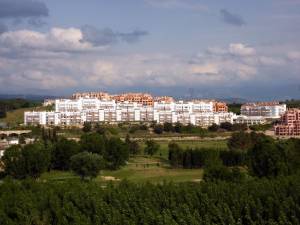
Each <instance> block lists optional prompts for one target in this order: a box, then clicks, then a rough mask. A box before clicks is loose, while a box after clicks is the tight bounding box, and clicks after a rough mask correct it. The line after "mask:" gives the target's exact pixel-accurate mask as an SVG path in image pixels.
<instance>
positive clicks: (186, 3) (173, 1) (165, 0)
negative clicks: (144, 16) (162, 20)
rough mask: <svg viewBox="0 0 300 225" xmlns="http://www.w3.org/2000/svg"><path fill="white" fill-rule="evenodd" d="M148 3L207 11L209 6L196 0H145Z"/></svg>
mask: <svg viewBox="0 0 300 225" xmlns="http://www.w3.org/2000/svg"><path fill="white" fill-rule="evenodd" d="M145 1H146V3H148V4H150V5H152V6H155V7H161V8H166V9H172V8H180V9H188V10H193V11H207V6H205V5H202V4H200V3H199V2H197V1H195V0H145Z"/></svg>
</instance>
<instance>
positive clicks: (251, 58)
mask: <svg viewBox="0 0 300 225" xmlns="http://www.w3.org/2000/svg"><path fill="white" fill-rule="evenodd" d="M30 37H33V39H34V40H32V39H30ZM13 38H15V42H13ZM80 39H81V33H80V31H79V30H77V29H73V28H71V29H52V30H51V31H50V32H48V33H39V32H24V31H20V32H17V31H15V32H10V33H9V35H8V34H7V36H5V37H1V36H0V43H1V44H2V45H3V44H4V43H6V45H5V46H6V48H5V49H6V51H4V50H5V49H3V48H2V49H1V48H0V69H1V70H0V80H1V83H0V89H1V90H2V91H6V90H11V89H14V90H18V92H19V93H20V92H22V90H28V89H36V90H37V89H38V90H41V91H43V90H51V91H52V92H53V93H60V92H62V91H64V90H74V89H79V88H80V89H86V90H89V89H96V88H97V89H106V90H109V89H110V88H112V87H113V88H119V87H121V88H124V87H155V88H157V89H161V88H170V87H178V86H181V87H195V86H197V87H201V86H208V85H213V86H226V85H238V84H239V83H241V82H248V81H253V80H256V79H263V78H264V77H267V75H266V74H264V73H263V72H264V69H265V68H267V69H269V70H270V71H271V70H272V69H273V70H276V69H277V68H281V67H283V66H284V65H285V64H284V63H285V61H284V57H281V58H280V56H272V57H270V56H267V55H264V54H261V53H260V52H259V51H257V50H256V49H254V48H250V47H247V45H245V44H240V43H239V44H234V43H233V44H230V45H228V46H227V47H226V48H224V47H223V48H220V47H214V48H209V49H208V50H207V51H204V52H200V53H199V54H197V55H196V56H193V57H192V56H191V57H190V58H187V57H186V56H180V55H179V56H178V55H176V56H175V55H171V54H165V53H157V54H147V53H144V54H141V53H140V54H122V55H114V54H104V53H105V52H103V51H100V52H98V51H91V49H92V50H93V49H95V47H93V46H90V45H89V43H82V42H81V41H80ZM51 42H52V43H51ZM62 46H63V47H62ZM61 47H62V48H63V49H64V50H65V52H57V49H60V48H61ZM74 49H76V51H84V53H85V54H71V53H72V51H75V50H74ZM12 52H13V53H14V54H15V55H16V56H17V57H11V56H10V55H9V53H12ZM295 55H296V56H297V54H292V55H291V56H295ZM237 56H238V57H237ZM294 58H295V57H294ZM270 76H271V75H270Z"/></svg>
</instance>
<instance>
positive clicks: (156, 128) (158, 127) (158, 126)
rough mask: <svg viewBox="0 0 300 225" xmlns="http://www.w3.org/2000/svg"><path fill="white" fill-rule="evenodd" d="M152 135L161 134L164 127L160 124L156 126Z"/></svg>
mask: <svg viewBox="0 0 300 225" xmlns="http://www.w3.org/2000/svg"><path fill="white" fill-rule="evenodd" d="M153 131H154V133H156V134H162V133H163V132H164V127H163V125H161V124H156V125H155V126H154V128H153Z"/></svg>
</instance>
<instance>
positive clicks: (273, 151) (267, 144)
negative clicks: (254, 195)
mask: <svg viewBox="0 0 300 225" xmlns="http://www.w3.org/2000/svg"><path fill="white" fill-rule="evenodd" d="M249 169H250V172H251V173H252V174H253V175H255V176H257V177H269V178H270V177H277V176H279V175H285V174H286V173H287V172H288V166H287V162H286V158H285V153H284V151H283V150H282V149H281V148H280V147H278V145H276V143H275V141H274V140H273V139H272V138H270V137H266V136H261V137H259V138H258V140H257V141H256V143H255V145H254V146H253V147H252V148H251V149H250V151H249Z"/></svg>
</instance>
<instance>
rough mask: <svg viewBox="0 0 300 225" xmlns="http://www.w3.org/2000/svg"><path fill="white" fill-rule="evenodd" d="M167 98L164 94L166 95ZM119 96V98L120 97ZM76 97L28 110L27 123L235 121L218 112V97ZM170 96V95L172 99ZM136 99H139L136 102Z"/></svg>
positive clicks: (223, 112)
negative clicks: (47, 108) (41, 109)
mask: <svg viewBox="0 0 300 225" xmlns="http://www.w3.org/2000/svg"><path fill="white" fill-rule="evenodd" d="M163 98H165V97H163ZM119 99H120V98H119ZM133 100H134V101H125V99H124V101H123V99H121V100H120V101H116V100H114V99H109V100H107V99H105V100H104V99H103V100H101V99H99V98H88V97H85V98H74V99H57V100H56V101H55V111H51V112H25V114H24V121H25V124H26V125H36V124H40V125H46V126H51V125H56V126H78V125H82V124H83V123H84V122H104V123H120V122H153V121H156V122H158V123H164V122H170V123H176V122H180V123H182V124H189V123H191V124H193V125H197V126H203V127H207V126H210V125H212V124H213V123H216V124H220V123H222V122H230V123H233V118H234V116H235V115H234V114H233V113H228V112H226V111H221V112H216V111H215V103H216V102H215V101H208V100H197V101H162V100H158V101H154V102H153V104H150V103H149V102H148V101H147V100H140V99H133ZM169 100H170V99H169ZM136 101H137V102H136Z"/></svg>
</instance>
